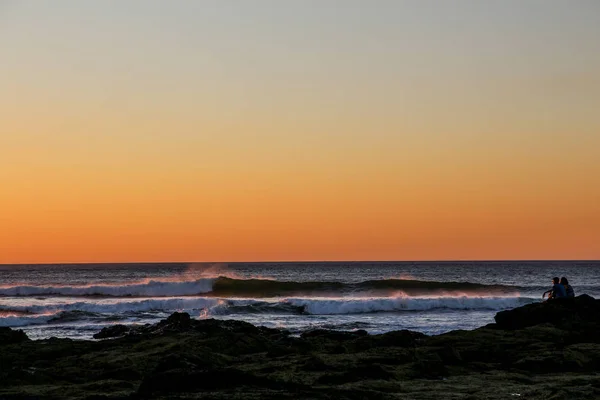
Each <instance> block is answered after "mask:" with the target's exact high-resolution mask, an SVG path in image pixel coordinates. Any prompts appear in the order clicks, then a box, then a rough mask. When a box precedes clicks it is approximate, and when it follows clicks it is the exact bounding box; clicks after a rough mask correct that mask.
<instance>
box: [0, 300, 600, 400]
mask: <svg viewBox="0 0 600 400" xmlns="http://www.w3.org/2000/svg"><path fill="white" fill-rule="evenodd" d="M496 321H497V323H496V324H490V325H488V326H486V327H482V328H479V329H476V330H473V331H453V332H448V333H446V334H443V335H436V336H426V335H424V334H422V333H418V332H411V331H406V330H404V331H397V332H388V333H385V334H381V335H368V334H367V332H365V331H355V332H340V331H330V330H323V329H319V330H313V331H309V332H305V333H304V334H302V335H301V337H294V336H291V335H290V333H289V332H288V331H283V330H278V329H270V328H264V327H256V326H254V325H251V324H249V323H246V322H242V321H222V320H215V319H206V320H195V319H192V318H190V316H189V315H188V314H186V313H174V314H172V315H171V316H170V317H169V318H167V319H165V320H163V321H160V322H159V323H157V324H153V325H150V324H147V325H144V326H124V325H113V326H110V327H106V328H104V329H102V331H100V332H99V333H98V334H96V335H95V337H96V338H114V340H101V341H80V340H70V339H57V338H51V339H47V340H41V341H31V340H28V339H27V336H26V335H25V334H24V333H23V332H21V331H13V330H11V329H8V328H0V345H2V349H1V351H0V399H5V398H6V399H12V398H15V399H16V398H18V399H24V398H35V399H54V398H90V399H91V398H96V399H102V398H106V399H108V398H111V399H116V398H130V399H146V398H153V399H171V398H182V399H183V398H202V397H204V398H219V399H234V398H236V399H239V398H255V399H258V398H268V399H296V398H315V399H363V398H368V399H392V398H397V397H398V395H399V394H400V397H402V398H411V399H419V398H424V399H425V398H427V399H431V398H447V397H448V396H449V395H450V397H452V398H465V399H466V398H472V399H474V398H489V399H505V398H511V397H512V395H513V393H519V394H522V396H523V397H524V398H528V399H538V398H544V399H548V398H553V397H556V396H558V395H561V396H562V395H568V397H570V398H577V399H579V398H581V399H585V398H589V399H594V398H600V385H598V384H597V375H596V374H597V371H598V370H599V369H600V338H599V336H600V335H598V330H599V329H600V327H599V326H598V324H599V321H600V315H599V307H598V301H597V300H595V299H593V298H591V297H589V296H579V297H577V298H575V299H570V300H565V301H562V300H553V301H551V302H547V303H539V304H532V305H528V306H525V307H520V308H517V309H514V310H510V311H506V312H501V313H498V315H497V317H496ZM548 374H551V378H548V377H549V375H548Z"/></svg>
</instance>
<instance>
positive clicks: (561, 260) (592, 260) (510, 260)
mask: <svg viewBox="0 0 600 400" xmlns="http://www.w3.org/2000/svg"><path fill="white" fill-rule="evenodd" d="M460 262H464V263H501V262H531V263H538V262H540V263H541V262H584V263H585V262H592V263H593V262H600V259H489V260H474V259H464V260H283V261H282V260H273V261H269V260H268V261H124V262H120V261H112V262H50V263H48V262H33V263H31V262H19V263H0V267H2V266H15V265H49V266H50V265H112V264H125V265H130V264H148V265H152V264H199V265H201V264H304V263H323V264H327V263H460Z"/></svg>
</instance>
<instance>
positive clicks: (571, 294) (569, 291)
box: [560, 276, 575, 297]
mask: <svg viewBox="0 0 600 400" xmlns="http://www.w3.org/2000/svg"><path fill="white" fill-rule="evenodd" d="M560 284H561V285H563V286H564V287H565V292H566V294H567V297H575V291H574V290H573V286H571V285H569V281H568V280H567V278H565V277H564V276H563V277H562V278H560Z"/></svg>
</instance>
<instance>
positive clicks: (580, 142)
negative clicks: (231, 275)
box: [0, 0, 600, 263]
mask: <svg viewBox="0 0 600 400" xmlns="http://www.w3.org/2000/svg"><path fill="white" fill-rule="evenodd" d="M0 49H1V53H0V54H1V55H0V184H1V188H0V263H20V262H118V261H238V260H247V261H249V260H384V259H387V260H419V259H425V260H442V259H600V2H599V1H597V0H578V1H567V0H564V1H554V0H527V1H523V0H502V1H500V0H498V1H478V0H473V1H459V0H455V1H427V0H425V1H422V0H419V1H416V0H415V1H400V0H389V1H387V0H378V1H367V0H361V1H356V0H302V1H300V0H298V1H292V0H289V1H280V0H253V1H250V0H248V1H241V0H238V1H235V0H230V1H223V0H204V1H191V0H190V1H175V0H171V1H147V0H139V1H133V0H129V1H128V0H118V1H116V0H113V1H108V0H107V1H83V0H72V1H62V0H54V1H42V0H40V1H26V0H24V1H2V0H0Z"/></svg>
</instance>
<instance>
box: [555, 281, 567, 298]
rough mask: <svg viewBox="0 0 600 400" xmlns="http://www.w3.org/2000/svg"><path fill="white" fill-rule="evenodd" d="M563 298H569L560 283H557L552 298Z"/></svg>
mask: <svg viewBox="0 0 600 400" xmlns="http://www.w3.org/2000/svg"><path fill="white" fill-rule="evenodd" d="M561 297H567V290H566V289H565V287H564V286H563V285H561V284H560V283H555V284H554V286H552V298H554V299H558V298H561Z"/></svg>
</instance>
